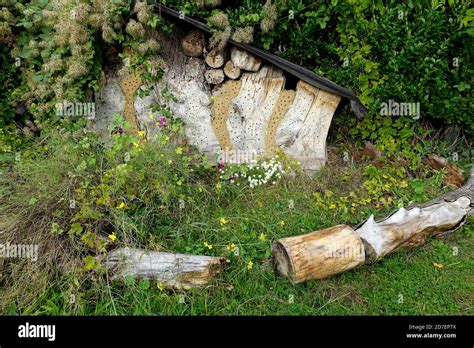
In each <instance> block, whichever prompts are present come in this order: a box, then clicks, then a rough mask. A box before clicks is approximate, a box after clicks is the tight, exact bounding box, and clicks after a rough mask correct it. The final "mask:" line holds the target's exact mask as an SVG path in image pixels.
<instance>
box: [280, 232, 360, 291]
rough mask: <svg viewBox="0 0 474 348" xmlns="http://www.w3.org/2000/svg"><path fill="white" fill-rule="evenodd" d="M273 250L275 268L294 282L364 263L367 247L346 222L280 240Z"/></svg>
mask: <svg viewBox="0 0 474 348" xmlns="http://www.w3.org/2000/svg"><path fill="white" fill-rule="evenodd" d="M272 252H273V261H274V264H275V266H276V269H277V270H278V271H279V272H280V273H281V274H283V275H284V276H286V277H288V278H289V279H290V280H291V281H292V282H293V283H300V282H302V281H305V280H309V279H321V278H326V277H328V276H331V275H334V274H337V273H341V272H344V271H347V270H350V269H352V268H355V267H357V266H359V265H361V264H363V263H364V262H365V254H364V246H363V245H362V242H361V240H360V238H359V237H358V236H357V234H356V233H355V232H354V230H353V229H352V228H351V227H349V226H347V225H338V226H334V227H331V228H328V229H325V230H322V231H316V232H312V233H308V234H305V235H302V236H296V237H288V238H282V239H279V240H277V241H276V242H274V243H273V245H272Z"/></svg>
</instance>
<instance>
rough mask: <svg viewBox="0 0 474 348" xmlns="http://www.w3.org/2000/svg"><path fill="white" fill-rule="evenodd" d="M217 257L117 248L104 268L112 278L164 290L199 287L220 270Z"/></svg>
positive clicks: (108, 256)
mask: <svg viewBox="0 0 474 348" xmlns="http://www.w3.org/2000/svg"><path fill="white" fill-rule="evenodd" d="M222 262H223V259H221V258H219V257H211V256H201V255H185V254H174V253H165V252H156V251H146V250H141V249H133V248H120V249H117V250H114V251H112V252H110V253H109V254H108V255H107V259H106V261H105V265H106V267H107V268H108V270H109V271H111V273H112V274H113V278H118V277H126V276H132V277H133V278H135V279H153V280H156V281H157V282H160V283H162V285H163V286H164V287H165V288H170V289H190V288H195V287H202V286H204V285H206V284H208V283H209V282H210V281H211V279H212V278H213V277H214V276H215V275H216V274H218V273H219V272H220V271H221V269H222Z"/></svg>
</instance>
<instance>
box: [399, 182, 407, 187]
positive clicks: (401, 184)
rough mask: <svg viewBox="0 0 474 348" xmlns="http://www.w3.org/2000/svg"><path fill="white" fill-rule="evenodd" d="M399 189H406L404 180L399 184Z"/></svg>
mask: <svg viewBox="0 0 474 348" xmlns="http://www.w3.org/2000/svg"><path fill="white" fill-rule="evenodd" d="M400 187H401V188H406V187H408V184H407V182H406V181H405V180H403V181H402V182H401V183H400Z"/></svg>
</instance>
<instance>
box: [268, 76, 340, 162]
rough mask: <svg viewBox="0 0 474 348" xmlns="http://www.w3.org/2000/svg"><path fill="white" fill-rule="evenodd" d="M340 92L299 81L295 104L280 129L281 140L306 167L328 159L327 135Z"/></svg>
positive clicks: (278, 135)
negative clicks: (325, 89) (330, 91)
mask: <svg viewBox="0 0 474 348" xmlns="http://www.w3.org/2000/svg"><path fill="white" fill-rule="evenodd" d="M340 100H341V97H340V96H337V95H335V94H331V93H328V92H326V91H323V90H320V89H317V88H315V87H313V86H311V85H309V84H307V83H305V82H303V81H300V82H299V83H298V86H297V88H296V96H295V100H294V102H293V105H292V106H290V108H289V109H288V112H287V115H286V116H285V118H284V119H283V121H282V122H281V124H280V126H279V128H278V130H277V144H278V145H279V146H280V147H281V148H282V149H283V151H284V152H285V153H286V154H288V155H290V156H291V157H292V158H295V159H297V160H298V161H299V162H300V164H301V166H302V167H303V168H305V169H306V170H318V169H320V168H321V167H322V166H324V165H325V163H326V161H327V153H326V138H327V134H328V132H329V126H330V125H331V121H332V117H333V115H334V112H335V111H336V108H337V105H338V104H339V101H340Z"/></svg>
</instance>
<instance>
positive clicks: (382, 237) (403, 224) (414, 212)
mask: <svg viewBox="0 0 474 348" xmlns="http://www.w3.org/2000/svg"><path fill="white" fill-rule="evenodd" d="M470 174H471V175H470V179H469V180H468V182H467V183H466V184H465V185H464V186H463V187H460V188H458V189H456V190H454V191H450V192H447V193H445V194H444V195H441V196H440V197H437V198H434V199H432V200H430V201H428V202H426V203H423V204H418V205H412V206H409V207H408V208H407V209H404V208H400V209H399V210H397V211H396V212H394V213H393V214H391V215H389V216H388V217H386V218H384V219H381V220H378V221H375V220H374V217H373V215H372V216H370V217H369V219H368V220H367V221H365V222H364V223H362V224H360V225H359V227H358V228H356V233H357V234H358V235H359V237H360V238H361V239H362V242H363V243H364V246H365V253H366V256H367V261H369V262H373V261H376V260H378V259H380V258H381V257H383V256H385V255H387V254H389V253H391V252H392V251H394V250H396V249H397V248H401V247H409V246H417V245H421V244H423V243H424V242H425V241H426V240H427V239H428V238H430V237H436V236H444V235H446V234H448V233H451V232H453V231H454V230H455V229H457V228H459V227H460V226H462V225H463V224H464V222H465V221H466V218H467V215H468V214H469V213H470V212H471V213H472V207H473V206H474V169H472V170H471V173H470Z"/></svg>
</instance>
